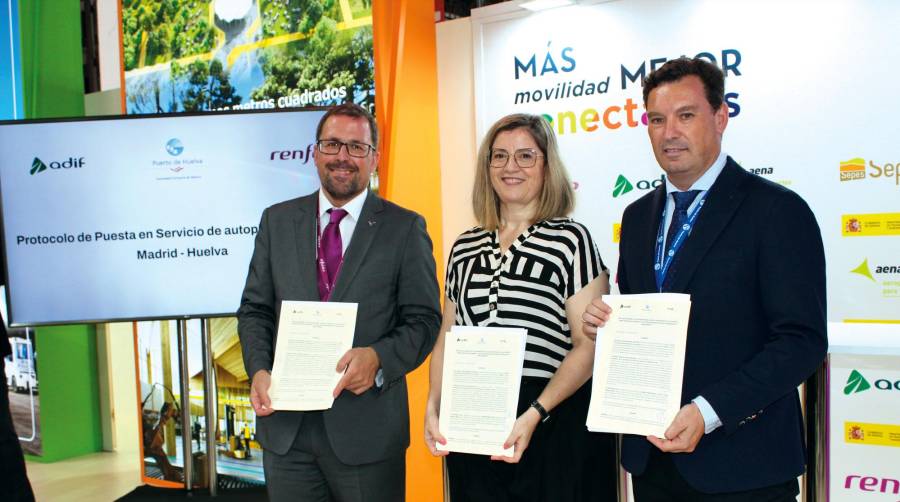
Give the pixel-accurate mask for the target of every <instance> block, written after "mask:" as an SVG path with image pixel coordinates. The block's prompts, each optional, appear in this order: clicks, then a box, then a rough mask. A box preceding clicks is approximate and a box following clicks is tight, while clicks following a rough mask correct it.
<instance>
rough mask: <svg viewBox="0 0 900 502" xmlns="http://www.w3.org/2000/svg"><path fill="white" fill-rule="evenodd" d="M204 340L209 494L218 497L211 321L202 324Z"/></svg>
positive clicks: (214, 376) (216, 410)
mask: <svg viewBox="0 0 900 502" xmlns="http://www.w3.org/2000/svg"><path fill="white" fill-rule="evenodd" d="M200 329H201V334H202V338H203V387H204V389H205V392H204V394H205V396H204V401H203V406H204V408H205V411H206V466H207V473H208V480H209V494H210V495H212V496H213V497H215V496H216V494H217V491H218V483H219V481H218V475H217V474H216V429H217V428H218V423H219V418H218V411H219V408H218V404H217V401H218V396H217V394H216V367H215V365H214V364H213V354H212V333H211V331H210V326H209V319H203V321H202V324H201V328H200Z"/></svg>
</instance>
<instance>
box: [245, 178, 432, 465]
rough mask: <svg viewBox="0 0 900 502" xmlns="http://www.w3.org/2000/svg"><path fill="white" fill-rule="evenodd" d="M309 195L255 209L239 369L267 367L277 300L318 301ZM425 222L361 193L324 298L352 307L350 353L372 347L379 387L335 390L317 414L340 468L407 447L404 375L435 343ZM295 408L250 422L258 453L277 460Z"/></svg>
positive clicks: (313, 202) (299, 416) (296, 418)
mask: <svg viewBox="0 0 900 502" xmlns="http://www.w3.org/2000/svg"><path fill="white" fill-rule="evenodd" d="M317 203H318V193H313V194H312V195H308V196H306V197H300V198H298V199H293V200H289V201H286V202H282V203H279V204H275V205H274V206H271V207H269V208H268V209H266V210H265V211H264V212H263V215H262V220H261V221H260V225H259V233H258V234H257V236H256V244H255V249H254V251H253V258H252V260H251V261H250V270H249V272H248V274H247V283H246V285H245V286H244V294H243V297H242V298H241V306H240V309H239V310H238V334H239V336H240V340H241V348H242V349H243V354H244V366H245V367H246V369H247V374H248V375H249V376H250V377H251V378H252V377H253V375H254V374H256V372H257V371H258V370H261V369H265V370H269V371H271V369H272V362H273V355H274V352H275V337H276V333H277V326H278V315H279V313H280V310H281V301H282V300H305V301H319V292H318V287H317V282H316V281H317V276H316V262H315V260H316V249H315V242H316V216H317V215H316V210H317V207H316V206H317ZM439 298H440V297H439V292H438V284H437V279H436V273H435V263H434V257H433V256H432V248H431V239H430V238H429V237H428V233H427V232H426V231H425V220H424V219H423V218H422V217H421V216H420V215H418V214H416V213H414V212H412V211H409V210H406V209H403V208H402V207H400V206H397V205H396V204H393V203H391V202H388V201H385V200H384V199H382V198H380V197H378V196H377V195H375V194H373V193H369V194H368V196H367V197H366V201H365V203H364V204H363V209H362V212H361V213H360V218H359V221H358V222H357V224H356V228H355V230H354V232H353V237H352V238H351V240H350V245H349V246H348V248H347V251H346V252H345V253H344V262H343V265H342V267H341V270H340V273H339V275H338V278H337V283H336V284H335V288H334V292H333V294H332V297H331V300H332V301H335V302H355V303H358V304H359V307H358V312H357V319H356V333H355V334H354V339H353V346H354V347H372V348H373V349H374V350H375V352H376V353H378V357H379V358H380V359H381V369H382V370H383V372H384V384H383V386H382V387H381V388H376V387H373V388H372V389H369V390H368V391H366V392H365V393H363V394H362V395H360V396H357V395H355V394H353V393H351V392H349V391H344V392H342V393H341V395H340V396H338V398H337V399H336V400H335V402H334V406H333V407H332V408H331V409H330V410H327V411H325V412H324V422H325V428H326V430H327V434H328V440H329V442H330V444H331V446H332V448H333V449H334V452H335V454H336V455H337V457H338V458H339V459H340V460H341V461H342V462H344V463H345V464H348V465H360V464H366V463H370V462H377V461H380V460H383V459H385V458H388V457H390V456H393V455H396V454H399V453H402V452H403V451H404V450H405V449H406V447H407V446H409V408H408V405H407V392H406V374H407V373H409V372H410V371H412V370H414V369H415V368H416V367H418V366H419V365H420V364H422V362H423V361H424V360H425V358H426V357H427V356H428V354H429V353H430V352H431V349H432V347H433V345H434V342H435V340H436V338H437V333H438V329H439V327H440V316H441V314H440V304H439V302H440V300H439ZM303 416H304V413H303V412H292V411H276V412H275V413H273V414H272V415H270V416H268V417H259V418H258V419H257V438H258V440H259V442H260V444H261V445H262V446H263V448H265V449H267V450H271V451H273V452H275V453H278V454H285V453H286V452H287V451H288V450H289V448H290V447H291V445H292V443H293V441H294V438H295V436H296V434H297V431H298V430H299V428H300V423H301V421H302V420H303Z"/></svg>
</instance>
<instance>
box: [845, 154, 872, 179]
mask: <svg viewBox="0 0 900 502" xmlns="http://www.w3.org/2000/svg"><path fill="white" fill-rule="evenodd" d="M840 169H841V181H853V180H861V179H863V178H865V177H866V161H865V160H863V159H862V158H861V157H856V158H854V159H850V160H846V161H843V162H841V167H840Z"/></svg>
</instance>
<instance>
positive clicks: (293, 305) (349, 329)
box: [269, 301, 357, 411]
mask: <svg viewBox="0 0 900 502" xmlns="http://www.w3.org/2000/svg"><path fill="white" fill-rule="evenodd" d="M356 307H357V304H355V303H337V302H295V301H283V302H281V317H280V318H279V321H278V339H277V341H276V342H275V362H274V364H273V366H272V386H271V387H270V388H269V398H270V399H271V400H272V409H275V410H290V411H310V410H327V409H328V408H331V405H332V404H334V398H333V397H332V392H334V388H335V387H336V386H337V384H338V382H339V381H340V380H341V376H342V373H338V372H337V371H335V368H336V367H337V363H338V361H339V360H340V359H341V357H342V356H343V355H344V354H345V353H346V352H347V351H348V350H350V349H351V348H353V332H354V330H355V329H356Z"/></svg>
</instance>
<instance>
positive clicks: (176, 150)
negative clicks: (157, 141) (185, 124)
mask: <svg viewBox="0 0 900 502" xmlns="http://www.w3.org/2000/svg"><path fill="white" fill-rule="evenodd" d="M166 151H167V152H169V155H171V156H173V157H177V156H179V155H181V152H183V151H184V145H183V144H181V140H180V139H178V138H172V139H170V140H169V142H168V143H166Z"/></svg>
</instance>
